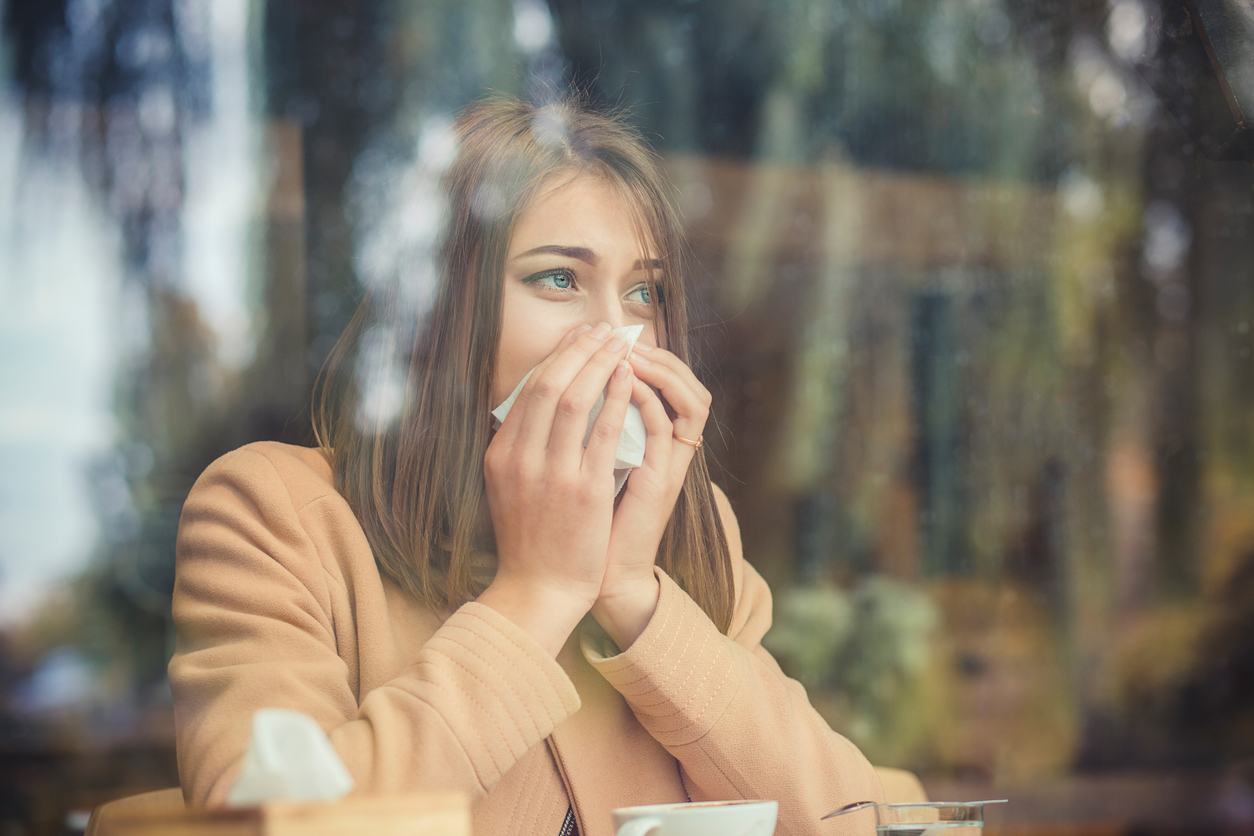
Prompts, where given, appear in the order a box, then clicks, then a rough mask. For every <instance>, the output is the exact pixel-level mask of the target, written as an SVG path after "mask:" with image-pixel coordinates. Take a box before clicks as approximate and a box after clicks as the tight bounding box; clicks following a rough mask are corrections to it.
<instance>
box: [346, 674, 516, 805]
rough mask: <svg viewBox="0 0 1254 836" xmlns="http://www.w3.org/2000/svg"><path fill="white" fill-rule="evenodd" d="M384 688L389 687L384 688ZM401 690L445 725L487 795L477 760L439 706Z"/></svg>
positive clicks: (435, 683) (435, 684)
mask: <svg viewBox="0 0 1254 836" xmlns="http://www.w3.org/2000/svg"><path fill="white" fill-rule="evenodd" d="M420 664H421V663H420ZM428 664H430V663H428ZM425 681H426V682H429V683H430V684H432V685H434V686H435V687H436V688H441V689H443V688H444V686H443V685H441V684H440V683H438V682H432V681H431V680H425ZM384 687H388V686H384ZM399 690H402V691H404V692H405V693H406V694H408V695H409V696H411V697H413V698H414V699H415V700H417V701H418V702H420V703H422V704H423V705H425V706H427V708H429V709H431V714H432V715H434V716H435V718H436V719H438V720H439V721H440V723H442V724H443V725H444V728H446V729H448V733H449V736H450V737H452V738H453V740H455V741H457V747H458V748H459V749H461V752H462V757H464V758H465V759H466V763H468V764H470V769H471V771H472V772H474V773H475V780H476V781H478V782H479V789H481V790H483V794H484V795H487V794H488V785H487V784H486V783H485V782H484V780H483V775H482V774H480V772H479V766H478V765H477V764H476V763H475V759H474V758H472V757H471V756H470V753H469V752H467V751H466V746H465V745H464V744H463V743H462V741H461V737H460V736H459V735H458V734H457V730H456V729H454V728H453V727H452V726H451V725H449V722H448V719H447V718H446V717H445V716H444V713H443V712H442V711H440V708H439V706H437V705H436V704H435V703H433V702H431V700H429V699H427V698H426V697H424V696H422V695H421V694H417V693H414V692H412V691H410V690H409V689H407V688H402V689H399ZM370 726H371V728H372V729H373V728H374V723H373V722H372V723H371V724H370ZM492 765H493V766H494V767H495V766H496V763H495V761H494V762H493V764H492ZM497 769H498V771H499V769H500V768H499V767H497Z"/></svg>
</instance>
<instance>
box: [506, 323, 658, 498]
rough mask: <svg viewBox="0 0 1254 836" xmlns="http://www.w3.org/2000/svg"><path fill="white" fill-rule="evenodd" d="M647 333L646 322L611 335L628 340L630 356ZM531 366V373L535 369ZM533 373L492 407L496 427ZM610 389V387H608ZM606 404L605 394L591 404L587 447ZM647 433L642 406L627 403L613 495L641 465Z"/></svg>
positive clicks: (615, 455) (616, 457)
mask: <svg viewBox="0 0 1254 836" xmlns="http://www.w3.org/2000/svg"><path fill="white" fill-rule="evenodd" d="M643 332H644V326H643V325H627V326H624V327H622V328H615V329H614V330H613V331H611V332H610V333H611V334H612V335H615V336H618V337H622V339H623V341H624V342H625V343H627V355H626V356H628V357H630V356H631V350H632V349H633V348H635V346H636V340H638V339H640V334H641V333H643ZM534 371H535V369H532V370H531V372H534ZM531 372H527V374H526V375H524V376H523V379H522V380H521V381H519V383H518V385H517V386H515V387H514V391H513V392H511V393H510V395H509V397H508V398H506V399H505V400H504V401H503V402H502V403H501V405H500V406H498V407H497V408H496V409H494V410H492V417H493V418H495V419H496V426H498V427H499V426H500V425H501V423H502V422H503V421H504V420H505V416H506V415H508V414H509V411H510V409H511V408H512V407H513V406H514V401H515V400H516V399H517V398H518V393H519V392H521V391H522V388H523V386H524V385H526V383H527V380H528V379H530V377H531ZM607 388H608V387H607ZM604 404H605V393H604V392H602V393H601V396H600V397H599V398H597V402H596V404H595V405H594V406H593V407H592V412H591V413H590V414H589V415H588V431H587V432H586V433H584V437H583V444H584V446H585V447H587V446H588V439H590V438H591V437H592V425H593V424H595V423H596V419H597V416H598V415H599V414H601V407H602V406H603V405H604ZM646 435H647V433H646V432H645V429H644V418H642V417H641V416H640V407H639V406H638V405H637V404H636V402H635V401H631V402H630V403H629V404H627V415H626V417H625V418H624V420H623V432H622V435H620V436H619V437H618V450H617V451H616V452H615V454H614V494H615V496H617V495H618V492H619V491H621V490H622V489H623V485H625V484H626V483H627V477H628V475H630V474H631V469H632V468H633V467H639V466H640V465H641V464H642V463H643V462H644V441H645V436H646Z"/></svg>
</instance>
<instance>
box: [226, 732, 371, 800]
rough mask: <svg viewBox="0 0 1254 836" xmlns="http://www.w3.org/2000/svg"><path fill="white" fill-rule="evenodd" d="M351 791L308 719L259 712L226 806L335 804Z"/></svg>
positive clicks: (344, 773) (332, 753)
mask: <svg viewBox="0 0 1254 836" xmlns="http://www.w3.org/2000/svg"><path fill="white" fill-rule="evenodd" d="M352 788H353V778H352V776H351V775H349V774H348V770H347V769H345V768H344V763H343V761H341V760H340V756H339V754H338V753H337V752H336V751H335V747H333V746H332V745H331V741H330V740H328V739H327V736H326V734H325V733H324V732H323V731H322V729H321V728H320V727H319V726H318V724H317V723H316V722H314V719H313V718H312V717H310V716H309V715H308V714H302V713H301V712H299V711H288V710H286V709H282V708H263V709H261V710H260V711H258V712H257V713H255V714H253V738H252V741H251V742H250V743H249V744H248V754H246V755H245V756H244V768H243V769H242V770H240V773H239V777H237V778H236V779H235V784H234V786H232V787H231V792H230V793H229V794H228V795H227V798H226V803H227V804H229V805H230V806H232V807H244V806H248V805H252V804H260V803H261V802H263V801H274V800H277V799H283V798H291V799H301V800H317V801H335V800H336V799H338V798H341V797H343V796H344V795H345V794H346V793H348V791H349V790H351V789H352Z"/></svg>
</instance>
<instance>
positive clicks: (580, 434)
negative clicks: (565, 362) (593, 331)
mask: <svg viewBox="0 0 1254 836" xmlns="http://www.w3.org/2000/svg"><path fill="white" fill-rule="evenodd" d="M626 354H627V344H626V343H625V342H624V341H623V340H622V338H620V337H613V338H611V339H610V340H608V341H606V342H605V343H604V345H603V346H602V348H601V350H600V351H598V352H596V353H595V354H594V355H592V357H590V358H589V359H588V362H587V363H586V364H585V365H584V367H583V368H582V369H580V371H579V373H578V374H577V375H576V376H575V379H574V380H572V381H571V383H570V385H569V386H567V387H566V391H565V392H563V393H562V396H561V398H560V399H558V402H557V406H556V408H555V410H554V414H553V426H552V430H551V432H550V434H549V442H548V450H549V455H550V456H552V457H553V458H554V460H555V461H557V462H560V463H561V464H563V465H569V466H578V464H579V463H580V462H581V461H582V460H583V454H584V447H583V442H584V439H585V438H586V437H587V435H588V419H589V416H590V415H591V414H592V409H593V407H595V406H596V402H597V400H598V399H599V398H600V397H601V394H602V393H603V392H604V391H605V389H606V386H608V385H609V383H610V378H611V376H612V375H613V374H614V370H615V369H616V368H617V367H618V364H619V363H621V362H622V361H623V358H624V356H625V355H626ZM615 438H617V436H615Z"/></svg>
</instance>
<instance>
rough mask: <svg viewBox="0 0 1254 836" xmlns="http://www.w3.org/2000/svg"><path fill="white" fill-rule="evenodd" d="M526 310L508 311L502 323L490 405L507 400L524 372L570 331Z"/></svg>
mask: <svg viewBox="0 0 1254 836" xmlns="http://www.w3.org/2000/svg"><path fill="white" fill-rule="evenodd" d="M525 307H526V306H515V307H514V308H513V309H512V311H511V310H509V309H507V312H506V313H507V315H506V316H505V317H504V318H503V321H502V323H501V342H500V344H499V345H498V346H497V352H496V369H495V372H494V373H493V375H492V397H493V405H495V404H499V403H500V402H501V401H503V400H505V399H506V398H507V397H509V394H510V392H513V391H514V387H516V386H517V385H518V382H519V381H520V380H522V379H523V377H524V376H525V375H526V374H527V372H529V371H531V370H532V369H533V368H535V367H536V365H538V364H539V363H540V361H542V360H543V359H544V358H546V357H548V356H549V355H550V354H552V353H553V349H555V348H557V345H558V343H560V342H561V340H562V337H564V336H566V334H567V332H569V331H570V328H562V327H561V325H560V324H559V323H554V322H552V321H551V320H548V319H547V318H545V317H533V316H528V315H527V314H528V312H527V311H526V310H525ZM520 308H521V309H520ZM510 313H513V314H514V315H513V316H510V315H509V314H510ZM573 327H575V326H573V325H572V326H571V328H573Z"/></svg>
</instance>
